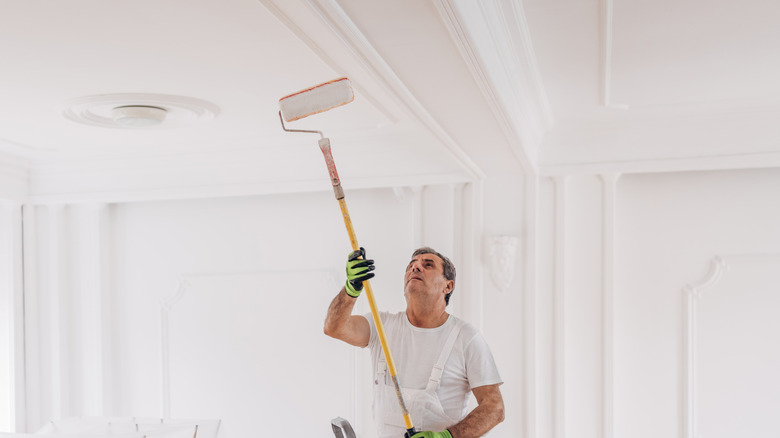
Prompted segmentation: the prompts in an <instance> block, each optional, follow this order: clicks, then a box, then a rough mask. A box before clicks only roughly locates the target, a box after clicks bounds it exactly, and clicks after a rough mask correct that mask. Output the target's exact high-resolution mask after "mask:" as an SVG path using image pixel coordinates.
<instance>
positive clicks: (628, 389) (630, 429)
mask: <svg viewBox="0 0 780 438" xmlns="http://www.w3.org/2000/svg"><path fill="white" fill-rule="evenodd" d="M778 184H780V178H779V177H778V173H777V170H776V169H771V170H761V171H758V170H756V171H732V172H706V173H690V174H669V175H637V176H628V175H627V176H623V177H622V178H621V180H620V184H619V186H618V192H619V194H618V207H617V210H618V215H617V236H616V245H617V246H616V254H617V257H616V268H617V270H616V273H617V277H616V289H615V298H614V299H615V307H614V327H615V328H614V330H615V346H614V348H615V351H614V355H615V356H614V357H615V359H614V373H615V374H614V378H615V386H614V390H615V392H614V397H615V399H614V400H615V412H614V422H615V423H614V425H615V434H616V436H625V435H631V436H639V437H642V436H647V437H650V436H659V435H666V436H669V435H683V433H684V431H683V428H684V423H685V421H684V420H685V418H684V417H685V415H686V410H687V409H686V407H685V403H684V400H682V394H683V390H684V388H683V387H682V385H683V384H684V383H683V380H682V379H681V376H682V375H683V364H684V363H685V360H684V357H682V352H683V343H684V338H685V336H684V334H685V327H684V324H683V314H684V313H683V308H682V304H683V302H684V301H683V300H682V290H683V287H684V286H685V285H686V284H689V283H694V282H696V281H698V280H699V278H701V277H703V276H704V273H705V272H706V269H707V264H708V262H709V260H710V259H711V258H712V257H714V256H716V255H720V254H725V255H728V254H756V253H758V254H761V253H771V252H773V251H775V250H776V248H777V247H778V245H779V244H780V240H778V239H780V234H778V231H777V226H776V224H777V221H778V220H780V209H778V207H777V204H776V203H775V202H774V201H773V200H774V199H775V198H776V194H777V193H778V187H780V186H779V185H778ZM758 278H759V277H757V278H755V279H753V280H750V281H745V282H742V283H743V284H742V285H740V286H738V287H737V290H738V289H739V288H741V287H749V286H750V285H751V284H755V283H753V282H754V281H757V280H758ZM760 278H766V277H760ZM767 286H768V285H763V287H767ZM763 297H764V300H763V301H761V300H759V301H757V302H753V303H751V304H750V305H752V306H756V308H758V307H762V306H769V307H771V306H774V305H775V302H774V301H766V299H767V298H769V296H767V295H764V296H763ZM772 300H773V298H772ZM759 303H760V304H759ZM721 305H722V306H723V305H725V303H722V304H721ZM741 315H742V316H741V317H739V319H738V321H740V322H739V324H747V323H749V319H751V318H753V317H754V315H751V314H749V313H748V314H746V313H742V314H741ZM733 316H734V317H738V316H739V314H734V315H733ZM735 328H736V327H735ZM730 333H731V334H732V335H735V334H736V332H730ZM776 333H777V332H775V333H772V334H768V335H766V336H771V337H774V338H775V342H776V336H777V335H776ZM755 335H756V336H764V334H763V333H755ZM749 372H751V368H749V367H748V366H747V365H746V366H744V367H740V368H737V369H732V370H731V371H730V373H731V374H730V375H729V378H731V379H739V378H740V376H741V375H742V373H749ZM765 378H767V379H769V380H768V382H767V384H772V383H769V382H772V381H776V378H777V377H776V376H765ZM708 389H713V388H708ZM697 391H698V389H697ZM741 400H743V402H745V403H747V406H750V407H752V408H754V409H758V410H760V409H761V408H760V406H759V404H760V400H759V399H758V398H755V399H751V400H747V399H744V398H743V399H741ZM747 406H746V407H747ZM698 421H699V423H700V424H701V425H702V427H704V429H707V428H709V427H715V426H716V425H717V424H718V421H720V420H719V418H718V416H717V415H715V412H714V411H710V413H709V416H707V417H704V418H699V419H698ZM766 421H769V419H768V418H767V419H766ZM770 424H771V423H768V422H767V423H761V425H757V426H756V427H760V428H763V429H764V430H770V428H771V425H770Z"/></svg>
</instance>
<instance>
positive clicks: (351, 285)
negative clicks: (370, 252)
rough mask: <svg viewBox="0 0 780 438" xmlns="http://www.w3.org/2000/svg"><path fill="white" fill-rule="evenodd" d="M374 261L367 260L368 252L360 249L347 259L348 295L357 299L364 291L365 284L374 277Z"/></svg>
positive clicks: (350, 254)
mask: <svg viewBox="0 0 780 438" xmlns="http://www.w3.org/2000/svg"><path fill="white" fill-rule="evenodd" d="M373 270H374V261H373V260H366V250H365V249H363V248H360V249H359V250H357V251H352V252H351V253H349V257H347V285H346V290H347V295H349V296H351V297H353V298H357V297H359V296H360V291H362V290H363V282H364V281H366V280H368V279H369V278H373V277H374V273H373V272H371V271H373Z"/></svg>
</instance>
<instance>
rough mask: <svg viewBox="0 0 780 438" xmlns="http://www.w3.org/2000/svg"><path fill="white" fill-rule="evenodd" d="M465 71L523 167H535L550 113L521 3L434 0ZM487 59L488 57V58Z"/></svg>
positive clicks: (550, 122) (549, 121) (550, 123)
mask: <svg viewBox="0 0 780 438" xmlns="http://www.w3.org/2000/svg"><path fill="white" fill-rule="evenodd" d="M435 4H436V6H437V8H438V9H439V13H440V15H441V16H442V19H443V21H444V24H445V25H446V26H447V28H448V30H449V31H450V35H451V36H452V39H453V41H454V42H455V44H456V46H457V47H458V49H459V50H460V52H461V55H462V56H463V58H464V60H465V62H466V64H467V65H468V67H469V70H470V71H471V73H472V76H473V77H474V79H475V81H476V82H477V84H478V86H479V88H480V90H481V91H482V93H483V95H484V96H485V99H486V100H487V102H488V105H489V106H490V108H491V109H492V110H493V112H494V114H495V115H496V117H497V119H498V122H499V124H500V126H501V127H502V129H503V130H504V133H505V135H506V136H507V137H508V138H509V139H514V141H512V143H513V144H515V153H516V155H517V156H518V159H519V160H520V162H521V164H523V166H524V167H526V169H529V170H531V169H536V167H537V156H538V149H539V146H540V143H541V137H542V134H543V133H544V132H545V131H546V130H548V129H549V128H550V127H551V125H552V113H551V111H550V108H549V104H548V102H547V95H546V93H545V91H544V86H543V84H542V81H541V75H540V73H539V68H538V65H537V63H536V56H535V54H534V50H533V45H532V44H531V37H530V31H529V29H528V25H527V22H526V19H525V13H524V11H523V7H522V3H521V2H519V1H516V0H504V1H501V2H460V1H458V0H437V1H436V2H435ZM489 60H492V61H489Z"/></svg>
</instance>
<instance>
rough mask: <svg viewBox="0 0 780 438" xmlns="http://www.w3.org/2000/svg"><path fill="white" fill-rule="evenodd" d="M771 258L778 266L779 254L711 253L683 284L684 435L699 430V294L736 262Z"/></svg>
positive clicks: (689, 437)
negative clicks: (700, 273) (695, 277)
mask: <svg viewBox="0 0 780 438" xmlns="http://www.w3.org/2000/svg"><path fill="white" fill-rule="evenodd" d="M767 260H772V261H774V262H775V263H776V264H778V265H779V266H780V254H772V253H768V254H738V255H725V256H713V257H712V258H711V259H710V261H709V268H708V272H707V274H706V275H705V276H704V277H703V278H702V279H701V280H699V281H698V282H697V283H694V284H689V285H686V286H685V287H684V288H683V313H682V316H683V324H682V327H683V334H682V335H683V336H682V337H683V342H682V347H683V354H682V358H683V364H682V371H683V372H682V379H683V382H682V385H681V391H680V405H681V406H682V409H683V413H682V415H681V421H680V434H681V436H683V437H685V438H699V437H700V436H701V432H700V430H699V425H698V414H699V412H698V408H699V405H700V401H699V399H698V397H697V384H698V383H699V382H698V380H697V378H698V376H697V371H696V370H697V366H698V365H699V362H700V359H699V357H698V355H697V340H698V338H699V333H698V330H697V322H698V316H699V315H698V314H697V310H698V307H699V302H700V300H701V299H702V297H704V296H706V295H707V293H708V291H710V290H712V289H714V288H715V287H716V286H717V285H718V284H719V283H720V282H721V280H722V279H723V277H724V275H725V273H727V272H729V271H730V270H731V269H732V268H733V267H734V266H735V265H736V264H737V263H742V264H747V265H752V264H757V263H758V262H760V261H767Z"/></svg>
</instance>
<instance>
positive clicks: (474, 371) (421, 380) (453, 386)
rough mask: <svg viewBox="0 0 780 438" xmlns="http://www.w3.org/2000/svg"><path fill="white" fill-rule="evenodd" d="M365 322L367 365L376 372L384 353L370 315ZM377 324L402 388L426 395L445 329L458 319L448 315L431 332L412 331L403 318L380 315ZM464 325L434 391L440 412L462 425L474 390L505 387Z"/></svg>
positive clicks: (480, 342) (470, 328) (482, 345)
mask: <svg viewBox="0 0 780 438" xmlns="http://www.w3.org/2000/svg"><path fill="white" fill-rule="evenodd" d="M363 316H364V317H365V318H366V319H367V320H368V324H369V326H370V327H371V337H370V339H369V341H368V347H369V348H370V349H371V361H372V363H373V366H374V369H376V367H377V362H378V361H379V360H380V359H382V358H384V353H383V351H382V346H381V344H380V342H379V335H377V331H376V326H375V325H374V318H373V317H372V316H371V314H370V313H367V314H365V315H363ZM380 318H382V325H383V326H384V328H385V335H386V337H387V342H388V345H389V346H390V353H391V354H392V355H393V361H394V363H395V367H396V371H397V372H398V381H399V383H400V385H401V387H402V388H411V389H425V386H426V384H427V383H428V378H429V377H430V375H431V370H432V369H433V366H434V365H435V364H436V360H437V359H438V357H439V354H440V352H441V350H442V348H443V347H444V343H445V341H446V335H447V334H448V333H449V330H448V329H449V327H450V326H451V325H452V324H454V323H455V319H456V317H455V316H452V315H450V316H449V318H447V321H446V322H445V323H444V324H442V325H441V326H439V327H436V328H430V329H427V328H419V327H415V326H413V325H412V323H410V322H409V319H408V318H407V317H406V312H398V313H389V312H380ZM462 324H463V327H462V328H461V331H460V334H459V335H458V337H457V339H456V340H455V345H454V346H453V348H452V353H450V357H449V358H448V359H447V362H446V363H445V365H444V371H443V373H442V376H441V383H440V384H439V389H438V390H437V391H436V393H437V395H438V396H439V400H440V401H441V404H442V407H443V408H444V412H446V413H447V415H449V416H450V417H452V418H460V419H462V415H461V413H462V412H463V411H464V410H465V409H466V407H467V405H468V398H469V394H470V393H471V390H472V389H473V388H477V387H480V386H485V385H495V384H500V383H503V381H502V380H501V376H500V375H499V373H498V368H497V367H496V363H495V361H494V360H493V354H492V353H491V352H490V348H489V347H488V345H487V343H486V342H485V339H484V338H483V337H482V335H481V334H480V333H479V331H478V330H477V329H476V328H474V326H472V325H471V324H468V323H466V322H463V323H462Z"/></svg>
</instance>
